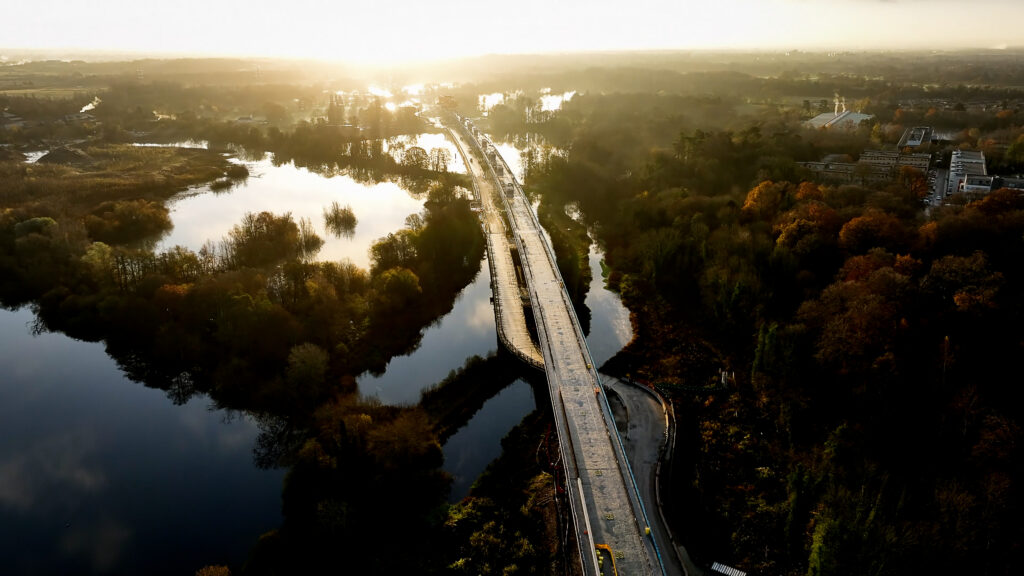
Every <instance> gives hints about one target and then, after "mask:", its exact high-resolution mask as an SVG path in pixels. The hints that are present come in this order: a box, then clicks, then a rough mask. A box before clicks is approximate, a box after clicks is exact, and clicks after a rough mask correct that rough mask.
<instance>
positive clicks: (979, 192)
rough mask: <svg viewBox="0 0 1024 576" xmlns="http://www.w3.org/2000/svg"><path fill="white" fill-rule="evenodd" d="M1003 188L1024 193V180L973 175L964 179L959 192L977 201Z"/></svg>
mask: <svg viewBox="0 0 1024 576" xmlns="http://www.w3.org/2000/svg"><path fill="white" fill-rule="evenodd" d="M1003 188H1008V189H1010V190H1019V191H1021V192H1024V178H1011V177H1004V176H979V175H976V174H971V175H968V176H966V177H965V178H964V181H963V182H962V183H961V184H960V186H959V188H958V189H957V192H960V193H962V194H966V195H967V196H968V197H970V198H971V199H975V200H976V199H978V198H981V197H982V196H985V195H987V194H989V193H990V192H994V191H996V190H1002V189H1003Z"/></svg>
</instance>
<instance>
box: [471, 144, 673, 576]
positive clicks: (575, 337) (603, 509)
mask: <svg viewBox="0 0 1024 576" xmlns="http://www.w3.org/2000/svg"><path fill="white" fill-rule="evenodd" d="M452 132H453V133H454V134H456V138H457V139H459V140H461V142H462V147H463V148H464V149H476V148H477V146H476V145H475V144H476V143H475V142H473V141H471V138H472V137H471V136H469V134H468V132H467V130H466V129H465V128H464V127H462V126H457V127H455V128H454V129H453V130H452ZM488 151H489V152H492V153H495V154H496V151H495V150H494V149H493V148H490V149H489V150H488ZM478 159H479V157H478ZM478 163H479V162H478ZM471 168H472V163H471ZM480 168H481V171H484V172H489V174H490V178H485V179H487V180H492V181H494V182H495V184H494V188H493V189H494V190H496V191H497V192H498V195H499V197H500V198H501V199H502V202H503V203H504V205H505V208H506V213H507V216H508V221H509V224H510V227H511V231H512V235H513V238H514V240H515V243H516V245H517V248H518V251H519V254H520V259H521V261H522V263H523V275H524V277H525V278H524V279H525V282H526V286H528V287H529V292H530V301H531V305H532V308H533V312H534V316H535V319H536V321H537V322H536V323H537V332H538V336H539V338H540V348H541V352H542V354H543V356H544V369H545V374H546V376H547V380H548V391H549V394H550V397H551V403H552V408H553V413H554V415H555V425H556V428H557V430H558V438H559V445H560V448H561V453H562V458H563V464H564V469H565V477H566V482H565V484H566V488H567V489H568V491H569V501H570V505H571V507H572V512H573V519H574V523H575V524H576V533H577V535H578V541H579V542H580V546H581V548H580V556H581V559H580V560H581V563H582V565H583V568H584V572H585V573H587V574H598V573H602V571H603V572H608V568H610V566H609V564H611V562H610V561H607V562H605V564H604V566H603V567H602V566H599V565H598V557H597V555H596V554H595V546H598V545H600V546H605V547H610V549H611V551H612V554H613V556H614V560H615V566H616V569H617V571H618V574H620V575H640V574H655V573H658V574H660V573H662V572H663V569H662V567H661V561H660V559H659V556H658V552H657V549H656V545H655V542H654V539H653V538H652V537H649V536H647V535H646V528H647V525H648V520H647V517H646V516H645V510H644V506H643V504H642V503H641V500H640V495H639V493H638V490H637V489H636V488H637V486H636V485H635V483H634V481H633V476H632V472H631V471H630V469H629V462H628V460H627V459H626V456H625V453H624V452H623V450H622V447H621V445H620V444H619V437H618V433H617V432H616V431H615V424H614V420H613V418H612V416H611V412H610V410H609V409H608V405H607V400H606V398H605V396H604V391H603V388H602V387H601V385H600V383H599V378H598V375H597V371H596V370H595V369H594V367H593V366H592V364H593V361H592V360H591V358H590V353H589V350H587V348H586V340H585V338H584V337H583V334H582V331H581V330H580V327H579V322H578V321H577V319H576V316H575V313H574V312H573V309H572V303H571V302H570V301H569V296H568V294H567V293H566V291H565V288H564V286H563V284H562V279H561V276H560V275H559V273H558V269H557V266H556V265H555V259H554V255H553V253H552V252H551V248H550V245H549V244H548V243H547V240H546V238H545V236H544V234H543V229H542V228H541V227H540V224H539V223H538V222H537V219H536V216H535V215H534V213H533V211H532V209H531V207H530V205H529V202H528V201H527V199H526V195H525V194H523V191H522V189H521V188H520V187H519V184H518V182H516V181H515V180H513V179H512V177H511V176H510V175H509V170H508V167H507V165H506V164H505V163H504V161H503V160H502V159H501V158H500V156H494V155H492V161H491V162H489V165H488V166H486V167H484V166H480ZM481 171H474V177H475V178H477V179H479V178H480V172H481ZM484 176H486V174H484ZM480 186H481V185H478V187H480ZM503 191H505V192H507V194H503V193H502V192H503ZM609 560H611V557H609Z"/></svg>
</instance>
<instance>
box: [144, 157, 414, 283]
mask: <svg viewBox="0 0 1024 576" xmlns="http://www.w3.org/2000/svg"><path fill="white" fill-rule="evenodd" d="M246 166H248V168H249V172H250V173H251V176H250V177H249V178H248V179H246V180H245V181H244V182H242V183H241V184H240V185H239V186H238V187H236V188H234V189H232V190H229V191H225V192H213V191H211V190H210V188H209V187H208V186H204V187H200V188H196V189H193V190H190V191H189V192H185V193H182V194H180V195H178V196H177V197H175V198H174V199H172V200H171V201H170V202H169V203H168V207H169V208H170V210H171V220H172V221H173V222H174V229H173V230H172V231H171V232H170V233H168V234H167V235H166V236H164V237H163V238H162V239H161V240H160V242H159V244H158V245H157V247H156V250H157V251H160V250H166V249H168V248H172V247H174V246H176V245H180V246H184V247H186V248H189V249H192V250H199V248H201V247H202V246H203V244H204V243H206V241H207V240H214V241H219V240H221V239H222V238H224V237H225V236H227V234H228V231H229V230H231V227H232V226H234V225H235V224H238V223H239V222H241V220H242V217H243V216H244V215H245V214H246V212H253V213H258V212H262V211H268V212H273V213H275V214H284V213H285V212H291V214H292V217H293V218H294V219H295V221H296V222H298V220H299V219H300V218H309V220H310V223H311V224H312V225H313V228H314V229H315V230H316V232H317V234H319V235H320V237H321V238H323V239H324V240H325V243H324V246H323V248H321V249H320V253H319V255H318V259H319V260H321V261H331V262H335V261H340V260H345V259H348V260H351V261H352V262H353V263H354V264H356V265H357V266H359V267H361V268H365V269H368V268H369V266H370V254H369V250H370V246H371V245H372V244H373V242H374V241H376V240H377V239H379V238H382V237H384V236H387V235H388V234H389V233H393V232H396V231H398V230H400V229H402V228H403V227H404V226H405V219H406V217H408V216H409V215H410V214H417V213H419V212H421V211H422V210H423V201H422V200H417V199H415V198H413V197H412V196H410V195H409V193H408V192H406V191H405V190H403V189H402V188H401V187H399V185H398V184H395V183H393V182H381V183H378V184H363V183H360V182H356V181H355V180H353V179H352V178H350V177H348V176H342V175H339V176H334V177H332V178H325V177H323V176H321V175H319V174H316V173H314V172H310V171H309V170H307V169H305V168H296V167H295V166H294V165H292V164H291V163H288V164H283V165H281V166H274V165H273V163H272V162H271V161H270V159H269V158H265V159H263V160H260V161H258V162H252V163H246ZM332 202H338V203H339V204H341V205H342V206H345V205H349V206H351V207H352V211H353V212H355V215H356V218H357V219H358V220H359V223H358V224H357V225H356V230H355V234H354V235H353V236H352V237H351V238H347V237H340V238H339V237H335V236H334V235H332V234H331V233H329V232H327V231H326V229H325V227H324V215H323V211H324V208H326V207H328V206H330V205H331V203H332Z"/></svg>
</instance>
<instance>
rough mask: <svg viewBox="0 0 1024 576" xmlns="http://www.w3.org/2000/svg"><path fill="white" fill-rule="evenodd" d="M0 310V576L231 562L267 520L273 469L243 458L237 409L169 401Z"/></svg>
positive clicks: (93, 353) (96, 352)
mask: <svg viewBox="0 0 1024 576" xmlns="http://www.w3.org/2000/svg"><path fill="white" fill-rule="evenodd" d="M32 318H33V316H32V313H31V312H29V311H28V310H27V309H22V310H20V311H17V312H10V311H6V310H5V311H0V342H2V343H3V345H2V346H0V367H2V368H0V558H3V568H2V569H0V572H2V573H3V574H60V573H63V574H100V573H109V572H113V573H139V574H142V573H145V574H192V573H194V572H195V570H197V569H198V568H200V567H202V566H204V565H206V564H212V563H232V564H240V563H241V562H242V561H244V559H245V556H246V554H247V553H248V551H249V550H250V548H251V546H252V545H253V544H254V543H255V541H256V538H257V537H258V536H259V535H260V534H261V533H263V532H265V531H267V530H270V529H272V528H275V527H277V526H278V525H279V524H280V520H281V516H280V494H281V481H282V478H283V471H261V470H257V469H256V468H255V467H254V466H253V462H252V448H253V445H254V441H255V439H256V436H257V434H258V430H257V428H256V426H255V425H254V424H253V423H252V422H251V421H249V420H248V419H246V418H242V417H237V418H234V419H230V418H228V419H227V420H230V421H227V420H226V416H227V415H226V414H225V413H224V412H220V411H210V410H209V409H208V407H207V404H208V402H209V401H208V399H206V398H194V399H192V400H191V401H190V402H188V403H187V404H185V405H184V406H175V405H173V404H172V403H171V402H170V400H168V399H167V398H166V396H165V395H164V393H163V392H162V391H160V390H153V389H149V388H146V387H144V386H143V385H142V384H138V383H135V382H132V381H129V380H127V379H126V378H125V377H124V375H123V374H122V373H121V371H120V370H119V369H118V368H117V366H116V364H115V362H114V361H113V360H112V359H111V358H110V357H108V356H107V355H106V353H105V351H104V349H103V345H102V344H98V343H87V342H79V341H76V340H72V339H70V338H68V337H66V336H63V335H60V334H43V335H40V336H35V337H34V336H32V335H31V334H30V332H29V329H28V324H29V323H30V322H31V321H32Z"/></svg>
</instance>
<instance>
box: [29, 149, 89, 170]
mask: <svg viewBox="0 0 1024 576" xmlns="http://www.w3.org/2000/svg"><path fill="white" fill-rule="evenodd" d="M37 162H39V163H44V164H68V165H70V166H90V165H92V164H93V163H94V162H95V160H94V159H93V157H92V156H89V155H88V154H86V153H85V152H82V151H81V150H79V149H78V148H72V147H71V146H61V147H60V148H54V149H53V150H50V151H49V152H48V153H47V154H46V155H45V156H43V157H42V158H40V159H39V160H38V161H37Z"/></svg>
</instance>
